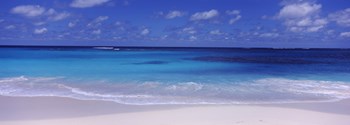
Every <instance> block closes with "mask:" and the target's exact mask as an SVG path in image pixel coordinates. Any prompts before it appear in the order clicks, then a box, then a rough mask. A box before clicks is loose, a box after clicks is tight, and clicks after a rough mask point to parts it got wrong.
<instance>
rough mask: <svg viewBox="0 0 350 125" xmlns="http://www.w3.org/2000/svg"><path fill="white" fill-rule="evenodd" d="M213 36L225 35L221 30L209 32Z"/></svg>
mask: <svg viewBox="0 0 350 125" xmlns="http://www.w3.org/2000/svg"><path fill="white" fill-rule="evenodd" d="M209 33H210V34H211V35H222V34H223V33H222V32H221V31H220V30H212V31H210V32H209Z"/></svg>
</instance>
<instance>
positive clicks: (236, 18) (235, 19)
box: [228, 15, 242, 24]
mask: <svg viewBox="0 0 350 125" xmlns="http://www.w3.org/2000/svg"><path fill="white" fill-rule="evenodd" d="M241 17H242V16H241V15H237V16H236V17H234V18H231V19H230V20H229V21H228V23H229V24H234V23H235V22H236V21H238V20H239V19H241Z"/></svg>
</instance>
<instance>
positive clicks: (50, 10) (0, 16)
mask: <svg viewBox="0 0 350 125" xmlns="http://www.w3.org/2000/svg"><path fill="white" fill-rule="evenodd" d="M0 44H1V45H100V46H105V45H113V46H187V47H194V46H198V47H283V48H289V47H292V48H294V47H303V48H309V47H317V48H323V47H332V48H333V47H336V48H349V47H350V1H349V0H334V1H331V0H152V1H146V0H2V1H1V4H0Z"/></svg>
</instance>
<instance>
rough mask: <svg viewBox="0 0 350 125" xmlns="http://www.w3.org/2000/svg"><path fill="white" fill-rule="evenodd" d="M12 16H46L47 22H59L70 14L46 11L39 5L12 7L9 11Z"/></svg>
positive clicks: (51, 10)
mask: <svg viewBox="0 0 350 125" xmlns="http://www.w3.org/2000/svg"><path fill="white" fill-rule="evenodd" d="M11 13H13V14H20V15H23V16H26V17H37V16H42V15H44V16H47V19H48V20H52V21H59V20H63V19H65V18H67V17H68V16H69V15H70V14H69V13H67V12H62V13H59V12H56V11H55V10H54V9H52V8H51V9H49V10H47V11H46V9H45V8H44V7H41V6H39V5H21V6H17V7H14V8H13V9H12V10H11Z"/></svg>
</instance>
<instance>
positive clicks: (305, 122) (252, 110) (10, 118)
mask: <svg viewBox="0 0 350 125" xmlns="http://www.w3.org/2000/svg"><path fill="white" fill-rule="evenodd" d="M0 101H1V103H0V110H1V113H0V124H1V125H48V124H50V125H101V124H103V125H235V124H237V125H348V124H349V123H350V110H347V109H348V107H349V106H350V101H349V100H343V101H339V102H330V103H298V104H273V105H272V104H268V105H151V106H135V105H122V104H117V103H114V102H104V101H85V100H75V99H70V98H61V97H4V96H2V97H0Z"/></svg>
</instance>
